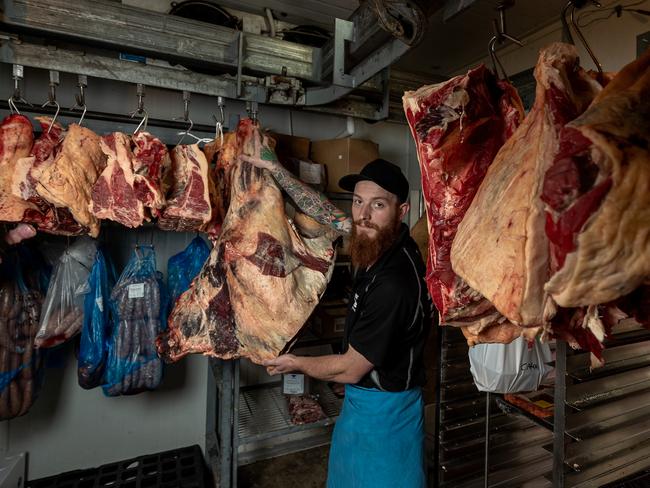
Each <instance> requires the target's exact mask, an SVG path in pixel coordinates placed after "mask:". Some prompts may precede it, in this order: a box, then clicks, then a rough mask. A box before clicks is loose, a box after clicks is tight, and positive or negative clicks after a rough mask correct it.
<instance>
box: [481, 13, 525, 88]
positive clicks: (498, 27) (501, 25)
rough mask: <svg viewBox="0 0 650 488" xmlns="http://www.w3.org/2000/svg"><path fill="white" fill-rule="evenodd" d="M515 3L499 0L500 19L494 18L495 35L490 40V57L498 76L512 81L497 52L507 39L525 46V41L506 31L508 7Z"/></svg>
mask: <svg viewBox="0 0 650 488" xmlns="http://www.w3.org/2000/svg"><path fill="white" fill-rule="evenodd" d="M514 4H515V2H514V0H504V1H502V2H499V4H498V5H497V11H498V12H499V21H498V22H497V20H496V19H493V20H492V24H493V25H494V36H493V37H492V39H490V41H489V42H488V49H489V51H490V58H491V59H492V67H493V68H494V73H495V74H496V75H497V78H503V79H504V80H506V81H508V82H510V79H509V78H508V74H507V73H506V70H505V68H504V67H503V65H502V64H501V61H500V60H499V57H498V56H497V53H496V45H497V44H501V43H503V42H505V41H506V40H508V41H511V42H514V43H515V44H517V45H518V46H520V47H521V46H523V45H524V43H523V42H521V41H520V40H519V39H517V38H516V37H514V36H511V35H510V34H508V33H507V32H506V9H507V8H510V7H512V6H513V5H514ZM497 67H498V68H501V74H502V75H503V76H501V74H499V70H498V68H497Z"/></svg>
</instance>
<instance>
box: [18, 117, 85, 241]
mask: <svg viewBox="0 0 650 488" xmlns="http://www.w3.org/2000/svg"><path fill="white" fill-rule="evenodd" d="M36 120H37V121H38V122H39V123H40V125H41V131H42V132H41V135H40V136H39V137H38V139H37V140H36V142H34V146H33V147H32V150H31V153H30V156H28V157H26V158H21V159H19V160H18V161H17V163H16V168H15V172H14V174H13V179H12V188H11V189H12V193H13V195H14V196H17V197H19V198H21V199H23V200H26V201H28V202H30V203H32V204H34V205H35V207H36V208H30V209H27V210H26V211H25V213H24V214H23V218H22V221H23V222H27V223H30V224H34V225H36V226H37V227H38V230H39V231H40V232H48V233H50V234H60V235H81V234H85V233H86V232H87V231H88V230H87V229H86V228H84V226H82V225H80V224H79V223H78V222H77V221H75V219H74V217H73V216H72V213H71V212H70V210H68V209H67V208H59V207H56V206H54V205H52V204H51V203H49V202H47V201H46V200H44V199H43V198H41V196H40V195H39V194H38V192H37V191H36V186H37V183H38V180H39V178H40V176H41V174H42V172H43V170H44V169H45V168H47V167H48V166H50V165H51V164H52V163H53V162H54V161H55V159H56V156H57V154H58V152H59V150H60V148H61V143H62V142H63V139H64V137H65V130H64V129H63V127H61V125H59V124H58V123H56V122H54V121H53V120H52V119H51V118H50V117H36Z"/></svg>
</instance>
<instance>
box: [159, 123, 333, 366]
mask: <svg viewBox="0 0 650 488" xmlns="http://www.w3.org/2000/svg"><path fill="white" fill-rule="evenodd" d="M260 138H261V134H260V132H259V128H258V127H257V126H256V125H255V124H254V122H253V121H251V120H250V119H244V120H242V121H241V122H240V124H239V127H238V129H237V141H238V148H239V149H238V152H239V153H240V154H241V153H244V154H247V155H257V156H258V157H259V150H260V147H261V145H260V144H259V141H260ZM235 156H237V155H235ZM232 163H233V164H232V165H231V167H230V170H231V171H232V173H231V175H230V178H229V181H230V182H231V188H230V191H229V193H230V205H229V207H228V211H227V214H226V216H225V220H224V223H223V226H222V230H221V233H220V234H219V237H218V239H217V240H216V241H215V243H214V248H213V249H212V252H211V253H210V256H209V257H208V260H207V261H206V263H205V265H204V266H203V269H202V270H201V272H200V274H199V275H198V276H197V277H196V278H195V279H194V281H193V282H192V284H191V286H190V289H189V290H188V291H186V292H185V293H184V294H183V295H181V296H180V298H179V299H178V300H177V302H176V305H175V307H174V309H173V311H172V313H171V315H170V317H169V321H168V330H167V331H166V332H164V333H163V334H161V335H160V336H159V338H158V341H157V343H158V352H159V354H160V355H161V356H162V357H163V358H165V359H166V360H167V361H175V360H177V359H179V358H181V357H183V356H184V355H186V354H188V353H203V354H207V355H211V356H215V357H220V358H224V359H230V358H237V357H248V358H250V359H251V360H252V361H254V362H256V363H260V362H262V361H263V360H265V359H269V358H273V357H275V356H277V355H278V354H279V353H280V352H281V351H282V349H283V348H284V347H285V346H286V344H287V343H288V342H289V341H291V339H292V338H294V336H295V335H296V334H297V333H298V331H299V330H300V329H301V327H302V326H303V325H304V323H305V322H306V320H307V318H308V317H309V315H310V314H311V312H312V311H313V309H314V307H315V306H316V304H317V303H318V300H319V298H320V296H321V294H322V293H323V292H324V291H325V287H326V285H327V282H328V280H329V277H330V275H331V271H332V269H333V262H334V250H333V248H332V242H331V239H330V238H329V237H326V236H321V237H315V238H305V237H303V236H301V235H300V234H299V233H298V231H297V229H296V228H295V227H294V226H293V225H292V223H291V222H290V221H289V220H288V218H287V215H286V214H285V204H284V200H283V198H282V194H281V192H280V189H279V188H278V186H277V184H276V183H275V181H274V180H273V178H272V176H271V175H270V174H269V173H268V171H266V170H261V169H259V168H255V167H254V166H252V165H251V164H250V163H248V162H245V161H242V160H241V159H239V158H236V159H235V160H234V161H233V162H232Z"/></svg>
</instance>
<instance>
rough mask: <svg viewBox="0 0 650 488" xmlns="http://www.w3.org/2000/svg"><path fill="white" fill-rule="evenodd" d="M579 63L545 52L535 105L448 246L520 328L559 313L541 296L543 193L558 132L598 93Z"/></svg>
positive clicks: (569, 49) (567, 51) (473, 281)
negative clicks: (541, 197)
mask: <svg viewBox="0 0 650 488" xmlns="http://www.w3.org/2000/svg"><path fill="white" fill-rule="evenodd" d="M578 63H579V59H578V55H577V52H576V49H575V47H573V46H571V45H568V44H562V43H554V44H551V45H550V46H548V47H546V48H544V49H542V51H541V52H540V56H539V59H538V62H537V65H536V67H535V79H536V80H537V88H536V93H535V103H534V105H533V107H532V109H531V111H530V112H529V113H528V115H527V116H526V118H525V119H524V121H523V123H522V124H521V125H520V126H519V128H518V129H517V130H516V131H515V133H514V134H513V136H512V137H511V138H510V139H509V140H508V141H507V142H506V143H505V145H504V146H503V147H502V148H501V150H500V151H499V153H498V154H497V156H496V157H495V159H494V162H493V163H492V165H491V166H490V167H489V169H488V171H487V174H486V176H485V178H484V180H483V182H482V183H481V186H480V188H479V190H478V192H477V194H476V196H475V197H474V200H473V201H472V203H471V205H470V207H469V209H468V210H467V213H466V214H465V217H464V219H463V220H462V222H461V223H460V225H459V227H458V232H457V234H456V237H455V238H454V241H453V245H452V247H451V262H452V267H453V269H454V271H455V272H456V273H457V274H458V275H460V276H461V277H462V278H463V279H464V280H465V281H466V282H467V283H468V284H469V285H470V286H471V287H472V288H473V289H475V290H477V291H478V292H480V293H481V294H482V295H483V296H485V297H486V298H487V299H488V300H490V302H492V303H493V304H494V306H495V307H496V309H497V310H498V311H499V312H500V313H501V314H502V315H504V316H505V317H506V318H507V319H508V320H510V321H511V322H513V323H514V324H517V325H520V326H525V327H539V326H543V325H544V324H545V323H546V321H547V320H548V318H550V317H551V316H552V315H553V314H554V313H555V310H554V306H553V304H552V301H551V300H549V299H548V296H547V295H546V294H545V292H544V284H545V283H546V281H547V280H548V278H549V272H550V271H549V244H548V240H547V238H546V234H545V230H544V227H545V213H544V206H543V203H542V201H541V199H540V195H541V193H542V188H543V182H544V174H545V173H546V170H547V169H548V168H549V167H550V165H551V163H552V162H553V160H554V158H555V156H556V154H557V153H558V152H559V151H560V141H559V133H560V130H561V129H562V128H563V127H564V125H566V124H567V123H568V122H570V121H571V120H573V119H574V118H575V117H576V116H578V115H579V114H581V113H582V112H583V111H584V110H585V109H586V108H587V106H588V105H589V103H591V101H592V100H593V98H594V97H595V96H596V94H597V93H598V92H599V91H600V85H599V84H598V83H597V82H595V81H594V80H593V79H592V78H591V77H590V76H589V75H588V74H587V73H586V72H585V71H584V70H583V69H581V68H580V66H579V64H578Z"/></svg>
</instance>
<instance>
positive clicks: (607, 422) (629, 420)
mask: <svg viewBox="0 0 650 488" xmlns="http://www.w3.org/2000/svg"><path fill="white" fill-rule="evenodd" d="M605 346H606V349H605V352H604V359H605V366H604V367H602V368H598V369H595V370H593V371H590V369H589V353H574V354H571V352H570V351H567V347H566V343H564V342H561V343H558V348H557V353H556V354H557V357H556V386H555V408H556V414H555V420H554V446H553V449H554V466H553V476H552V479H553V484H554V486H566V487H573V488H579V487H595V486H605V485H607V484H608V483H612V482H615V481H617V480H621V479H623V478H626V477H628V476H630V475H633V474H635V473H639V472H643V471H650V421H649V420H648V413H650V356H649V355H648V350H649V348H650V331H648V330H644V329H641V328H640V326H637V325H635V324H634V323H632V322H626V323H622V324H621V325H620V326H619V327H617V328H616V329H615V333H614V334H613V335H612V337H611V338H610V339H609V340H607V341H606V342H605ZM547 448H549V449H550V448H551V446H547ZM547 477H548V479H551V475H550V474H549V475H548V476H547ZM646 482H648V483H650V476H649V477H648V480H647V481H646ZM638 486H641V485H638ZM646 486H647V485H646Z"/></svg>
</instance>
